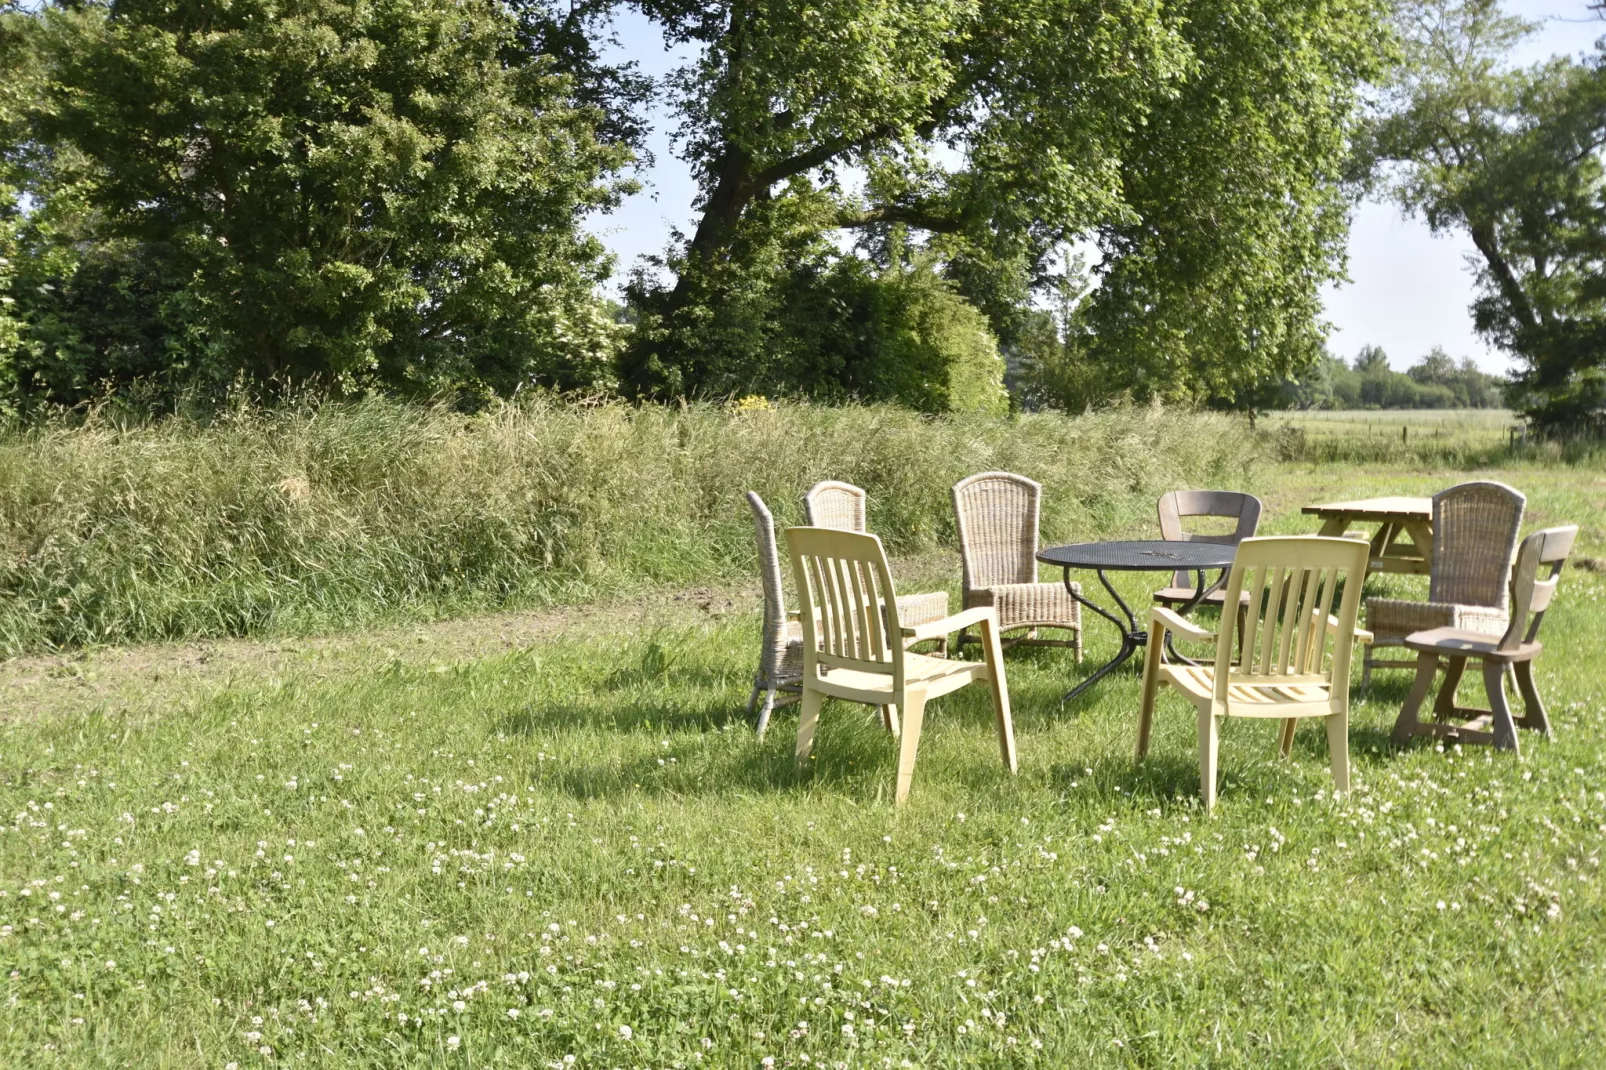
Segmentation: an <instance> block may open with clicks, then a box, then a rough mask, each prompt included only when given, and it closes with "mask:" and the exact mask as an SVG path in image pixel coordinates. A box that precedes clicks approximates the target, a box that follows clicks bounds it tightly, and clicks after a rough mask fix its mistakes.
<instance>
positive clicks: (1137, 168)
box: [625, 0, 1387, 400]
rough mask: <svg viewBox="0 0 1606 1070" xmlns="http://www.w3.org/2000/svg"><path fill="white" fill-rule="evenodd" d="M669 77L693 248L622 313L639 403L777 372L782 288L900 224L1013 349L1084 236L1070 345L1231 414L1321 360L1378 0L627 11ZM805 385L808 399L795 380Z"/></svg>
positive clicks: (1147, 387)
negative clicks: (678, 51) (683, 55)
mask: <svg viewBox="0 0 1606 1070" xmlns="http://www.w3.org/2000/svg"><path fill="white" fill-rule="evenodd" d="M635 6H636V7H638V8H639V9H640V10H641V11H643V12H644V13H645V14H646V15H648V16H649V17H650V18H652V19H654V20H655V21H656V22H657V23H658V24H659V25H660V26H661V27H663V29H664V31H665V34H666V36H667V37H668V38H669V39H670V40H671V41H674V42H677V43H682V44H689V45H692V46H695V48H696V58H695V59H694V60H693V61H692V62H690V63H689V64H687V65H686V66H684V67H683V68H682V69H680V70H679V71H678V72H677V73H676V75H675V76H674V78H673V80H672V85H673V88H674V90H675V98H674V99H675V103H676V106H677V108H678V109H679V113H680V116H681V120H682V122H681V127H680V131H679V140H678V146H679V149H680V151H682V152H683V153H684V154H685V156H686V157H687V158H688V159H689V160H690V161H691V163H692V165H693V168H694V171H695V173H696V175H697V178H698V180H699V183H700V186H701V194H702V199H701V202H700V204H699V211H700V217H699V219H698V222H697V226H696V228H695V231H694V232H693V233H692V234H691V235H689V236H687V237H686V238H685V239H684V240H683V241H682V242H680V243H678V244H677V246H676V247H675V248H674V249H672V250H671V252H670V255H669V256H667V257H666V258H665V260H664V261H663V263H662V264H661V265H660V268H661V269H662V270H661V271H660V272H658V273H653V274H644V275H643V276H641V277H639V278H638V279H637V281H636V285H635V286H634V287H633V291H632V300H633V303H634V305H635V306H636V308H637V309H638V310H639V313H640V315H641V317H642V323H643V327H644V329H643V330H642V331H641V332H640V334H639V335H638V337H637V339H636V342H635V344H634V345H633V346H632V351H631V353H630V355H629V358H628V359H627V361H626V363H625V371H626V377H627V380H628V382H629V383H630V385H631V386H633V387H634V388H635V389H636V390H638V391H640V392H643V393H649V394H660V395H666V394H667V395H674V394H680V393H731V392H737V391H743V390H745V389H749V388H751V387H752V386H753V385H755V383H764V382H776V381H785V379H786V377H785V375H784V374H781V373H780V372H781V370H780V369H777V368H774V367H773V364H774V361H775V359H776V357H775V355H774V353H773V351H772V349H770V348H769V347H767V346H766V345H765V344H764V341H765V339H766V338H767V337H768V335H767V333H766V329H765V326H764V325H765V322H766V320H767V319H768V318H769V317H770V316H771V314H772V313H773V311H774V309H775V308H777V307H778V306H776V305H775V304H774V298H773V295H772V290H773V287H774V285H775V282H774V280H775V279H776V278H777V277H778V275H787V276H795V275H796V274H797V273H798V272H804V273H807V272H809V271H813V270H816V267H811V266H810V265H811V264H812V265H818V264H819V263H821V262H827V261H830V260H832V259H834V258H835V257H838V256H840V255H841V252H840V247H839V244H838V242H837V241H836V240H834V239H835V238H837V236H839V235H842V234H849V235H855V236H857V239H858V242H859V251H860V253H861V254H862V255H866V256H868V257H870V258H871V259H872V260H873V261H876V262H878V263H880V264H882V265H883V266H885V265H886V263H887V262H888V261H887V258H886V257H885V255H884V247H885V241H886V239H887V235H888V234H889V233H891V232H892V230H893V228H907V229H908V231H910V232H911V233H912V234H913V235H914V240H916V241H917V242H921V243H923V244H924V245H925V246H926V248H927V249H928V250H929V251H930V252H931V253H932V254H933V255H934V256H936V257H937V258H938V261H939V262H940V263H941V265H942V267H943V270H944V272H945V273H946V274H947V275H948V276H949V277H950V278H953V279H954V280H955V281H956V282H957V283H958V284H959V285H960V288H961V290H962V292H964V293H965V295H966V296H967V297H969V298H970V299H971V300H972V301H973V302H974V303H976V304H977V305H978V306H980V307H981V308H983V309H984V310H986V311H987V312H988V314H989V317H990V319H991V321H992V324H993V326H994V328H995V330H996V331H997V332H998V333H999V334H1000V335H1001V336H1003V337H1004V338H1005V340H1006V342H1013V338H1012V335H1013V333H1014V332H1015V331H1016V330H1017V329H1020V328H1021V326H1022V323H1023V322H1024V320H1023V319H1022V318H1021V316H1020V313H1021V310H1022V308H1023V307H1024V306H1025V304H1026V301H1027V298H1028V297H1029V295H1030V294H1031V293H1032V292H1033V291H1034V290H1036V291H1038V292H1041V291H1042V290H1043V289H1045V288H1051V287H1052V286H1053V284H1054V278H1053V276H1054V274H1055V265H1056V263H1057V262H1058V256H1059V254H1060V253H1061V252H1062V251H1063V249H1064V248H1065V247H1066V245H1067V243H1069V242H1073V241H1076V240H1079V239H1080V240H1085V241H1091V242H1094V243H1096V244H1097V245H1098V247H1099V249H1100V251H1101V253H1102V263H1101V266H1100V274H1101V279H1100V282H1101V284H1100V285H1099V286H1098V287H1097V288H1096V289H1095V290H1094V291H1093V292H1092V294H1091V295H1090V296H1089V298H1088V300H1087V302H1086V303H1085V305H1084V306H1083V307H1082V308H1081V309H1080V310H1079V313H1078V315H1077V317H1076V320H1075V322H1074V323H1071V324H1068V325H1067V326H1066V331H1067V332H1068V333H1070V334H1072V335H1075V336H1076V338H1077V343H1076V345H1075V347H1074V351H1073V353H1072V355H1071V356H1070V357H1069V358H1068V359H1071V360H1073V361H1075V362H1078V363H1079V364H1082V365H1091V366H1094V367H1095V368H1096V374H1094V375H1091V376H1084V377H1083V378H1085V379H1087V380H1088V381H1090V382H1100V383H1103V384H1104V386H1103V390H1104V391H1105V392H1106V393H1108V392H1119V391H1125V392H1129V393H1132V394H1135V395H1163V396H1167V397H1183V398H1222V399H1229V400H1230V399H1231V398H1232V397H1233V396H1234V395H1235V394H1236V393H1237V392H1239V391H1240V390H1243V389H1246V388H1249V387H1252V386H1253V385H1254V384H1255V383H1257V382H1260V381H1261V380H1264V379H1266V378H1268V377H1270V376H1274V375H1279V374H1282V373H1284V372H1286V371H1288V370H1289V369H1291V368H1294V367H1297V366H1299V365H1301V364H1303V363H1306V362H1308V361H1309V360H1311V359H1314V356H1315V354H1316V352H1317V350H1318V348H1319V342H1320V339H1321V328H1320V325H1319V324H1318V322H1317V311H1318V306H1317V296H1316V295H1317V289H1318V287H1319V286H1320V285H1321V284H1322V283H1323V282H1325V281H1327V280H1328V279H1331V278H1333V277H1335V275H1336V274H1337V273H1338V271H1339V270H1340V260H1341V255H1342V240H1343V236H1344V231H1345V204H1344V201H1343V199H1342V196H1341V194H1340V191H1339V187H1338V179H1339V177H1340V174H1339V170H1340V164H1341V162H1342V159H1343V153H1344V150H1345V145H1346V135H1347V133H1348V132H1349V129H1350V124H1351V120H1352V116H1353V115H1354V112H1355V103H1356V86H1357V84H1358V83H1359V82H1360V81H1361V80H1363V79H1365V78H1368V77H1371V76H1374V75H1376V74H1378V73H1379V72H1380V71H1381V64H1382V62H1383V59H1384V57H1385V55H1386V51H1387V50H1386V33H1385V31H1384V26H1383V23H1384V20H1383V17H1382V16H1383V6H1382V5H1381V4H1379V3H1375V2H1373V0H1329V2H1324V3H1320V4H1311V3H1308V2H1304V0H1248V2H1240V0H1232V2H1229V0H1179V2H1176V3H1166V4H1162V3H1160V2H1159V0H1101V2H1098V3H1094V2H1090V0H818V2H812V3H806V4H803V3H794V2H791V0H787V2H776V0H636V3H635ZM802 385H804V386H807V385H808V384H807V383H804V384H802Z"/></svg>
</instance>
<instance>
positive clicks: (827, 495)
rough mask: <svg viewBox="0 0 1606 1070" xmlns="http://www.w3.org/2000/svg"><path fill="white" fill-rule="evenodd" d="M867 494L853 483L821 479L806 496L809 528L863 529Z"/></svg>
mask: <svg viewBox="0 0 1606 1070" xmlns="http://www.w3.org/2000/svg"><path fill="white" fill-rule="evenodd" d="M865 497H866V496H865V493H864V490H863V488H860V487H855V486H854V485H853V484H852V483H842V482H840V481H838V480H835V479H826V480H822V481H821V482H819V483H816V484H814V486H812V487H810V488H809V490H808V493H807V494H805V495H803V516H804V518H805V519H806V520H807V521H808V524H809V526H810V527H816V528H837V529H839V530H841V531H858V532H863V531H865V530H866V527H865V519H864V500H865Z"/></svg>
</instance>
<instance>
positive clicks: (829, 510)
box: [803, 479, 963, 655]
mask: <svg viewBox="0 0 1606 1070" xmlns="http://www.w3.org/2000/svg"><path fill="white" fill-rule="evenodd" d="M868 497H869V496H868V495H867V494H865V492H864V488H862V487H855V486H854V485H853V484H852V483H843V482H841V481H840V480H836V479H826V480H822V481H820V482H819V483H816V484H814V486H812V487H810V488H809V489H808V492H807V493H806V494H804V495H803V519H804V522H805V523H807V524H808V525H809V526H810V527H815V528H836V529H838V530H839V531H856V532H858V533H859V534H861V535H862V534H864V533H865V532H866V531H867V530H868V528H867V527H866V526H865V525H866V521H865V501H866V499H867V498H868ZM898 612H899V613H900V614H901V615H902V619H903V622H904V623H905V624H910V625H914V624H927V623H930V622H931V621H936V620H942V619H943V618H944V617H946V616H947V615H948V592H947V591H928V592H926V593H924V594H903V595H899V596H898ZM962 638H963V637H961V639H962ZM937 652H938V653H939V654H943V655H946V654H947V653H948V637H947V636H946V635H944V636H942V637H941V638H939V639H938V640H937Z"/></svg>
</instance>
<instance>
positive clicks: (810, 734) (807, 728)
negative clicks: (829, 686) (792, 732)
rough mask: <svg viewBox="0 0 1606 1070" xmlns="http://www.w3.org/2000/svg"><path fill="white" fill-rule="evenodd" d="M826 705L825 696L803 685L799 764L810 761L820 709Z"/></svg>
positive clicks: (799, 731)
mask: <svg viewBox="0 0 1606 1070" xmlns="http://www.w3.org/2000/svg"><path fill="white" fill-rule="evenodd" d="M824 703H825V696H824V695H822V694H820V693H819V692H818V691H815V690H813V689H811V688H810V687H809V686H808V685H807V684H805V685H803V700H802V702H801V703H800V705H801V706H802V711H803V712H802V713H801V714H800V715H799V717H798V719H797V762H798V764H799V765H802V764H803V763H804V762H806V761H808V760H809V751H811V750H813V749H814V729H815V728H816V727H817V726H818V725H819V723H820V707H821V706H822V705H824Z"/></svg>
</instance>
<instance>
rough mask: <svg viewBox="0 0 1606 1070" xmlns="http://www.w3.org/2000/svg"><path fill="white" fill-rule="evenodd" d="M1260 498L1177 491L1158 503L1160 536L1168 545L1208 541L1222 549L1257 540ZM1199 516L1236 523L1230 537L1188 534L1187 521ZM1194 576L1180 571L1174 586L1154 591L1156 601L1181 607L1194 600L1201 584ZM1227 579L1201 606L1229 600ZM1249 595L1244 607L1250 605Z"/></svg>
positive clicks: (1227, 492)
mask: <svg viewBox="0 0 1606 1070" xmlns="http://www.w3.org/2000/svg"><path fill="white" fill-rule="evenodd" d="M1260 508H1261V507H1260V499H1259V498H1257V497H1255V496H1254V495H1253V494H1243V493H1240V492H1239V491H1235V490H1174V491H1171V492H1170V493H1169V494H1162V495H1161V496H1160V500H1159V501H1158V502H1156V503H1155V511H1156V512H1158V513H1159V514H1160V537H1161V538H1162V539H1165V540H1166V541H1167V542H1209V543H1217V544H1219V545H1222V546H1237V545H1238V544H1239V543H1241V542H1243V541H1244V540H1245V539H1252V538H1254V537H1255V531H1256V529H1258V528H1259V527H1260ZM1197 517H1219V518H1223V519H1227V520H1232V521H1234V526H1233V530H1232V533H1231V534H1223V535H1201V534H1196V533H1194V532H1190V531H1187V530H1186V529H1185V528H1184V527H1183V523H1182V522H1183V521H1184V520H1191V519H1194V518H1197ZM1192 577H1193V574H1192V573H1190V572H1187V571H1180V572H1177V573H1175V574H1173V575H1172V577H1171V586H1170V587H1166V588H1164V589H1162V590H1159V591H1156V592H1154V600H1155V601H1156V602H1159V603H1160V604H1161V605H1166V606H1181V605H1187V604H1188V603H1189V602H1191V601H1193V599H1194V597H1195V596H1196V595H1198V593H1199V585H1198V583H1197V582H1196V581H1195V580H1194V579H1193V578H1192ZM1225 586H1226V577H1225V576H1223V577H1222V578H1221V579H1220V580H1218V581H1217V582H1216V583H1215V585H1213V586H1212V587H1211V588H1210V589H1209V590H1208V591H1206V592H1205V596H1204V599H1203V600H1202V602H1201V604H1202V605H1203V604H1208V605H1213V606H1220V605H1222V604H1224V603H1225V601H1226V597H1227V595H1226V591H1225ZM1247 598H1248V595H1247V593H1246V594H1245V601H1244V602H1242V603H1240V604H1241V605H1248V601H1247Z"/></svg>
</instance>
